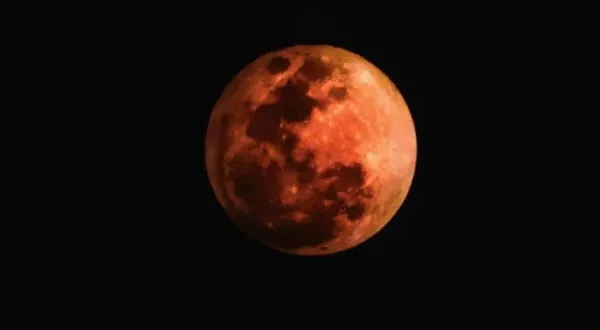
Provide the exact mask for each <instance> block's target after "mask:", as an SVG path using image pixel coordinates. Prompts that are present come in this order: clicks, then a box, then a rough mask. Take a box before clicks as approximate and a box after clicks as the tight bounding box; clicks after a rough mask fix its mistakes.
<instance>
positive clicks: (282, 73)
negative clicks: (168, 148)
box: [205, 45, 417, 255]
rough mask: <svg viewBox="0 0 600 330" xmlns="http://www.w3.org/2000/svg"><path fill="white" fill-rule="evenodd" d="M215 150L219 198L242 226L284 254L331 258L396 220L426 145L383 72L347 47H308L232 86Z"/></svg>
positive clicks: (212, 170) (210, 134)
mask: <svg viewBox="0 0 600 330" xmlns="http://www.w3.org/2000/svg"><path fill="white" fill-rule="evenodd" d="M205 151H206V154H205V157H206V168H207V172H208V177H209V180H210V183H211V186H212V188H213V190H214V192H215V195H216V197H217V199H218V201H219V203H220V204H221V205H222V206H223V208H224V209H225V211H226V212H227V214H228V216H229V217H230V218H231V219H232V220H233V221H234V222H235V223H236V225H237V226H238V227H239V228H240V229H241V230H243V231H244V232H246V233H247V234H249V235H250V236H252V237H254V238H255V239H257V240H258V241H260V242H261V243H263V244H264V245H266V246H268V247H271V248H273V249H276V250H279V251H282V252H287V253H291V254H297V255H325V254H333V253H337V252H341V251H344V250H347V249H350V248H352V247H355V246H357V245H359V244H361V243H362V242H364V241H366V240H368V239H369V238H371V237H372V236H373V235H375V234H376V233H377V232H379V231H380V230H381V229H382V228H383V227H384V226H385V225H386V224H387V223H388V222H389V221H390V219H391V218H392V217H393V216H394V214H395V213H396V212H397V211H398V209H399V208H400V207H401V205H402V203H403V202H404V200H405V198H406V196H407V194H408V191H409V189H410V185H411V182H412V179H413V176H414V171H415V164H416V154H417V142H416V133H415V127H414V123H413V119H412V116H411V114H410V111H409V109H408V106H407V104H406V102H405V100H404V98H403V96H402V95H401V93H400V92H399V91H398V89H397V88H396V87H395V85H394V84H393V82H392V81H391V80H390V79H389V78H388V77H387V76H386V75H385V74H384V73H383V72H382V71H380V70H379V69H378V68H377V67H375V66H374V65H373V64H372V63H370V62H369V61H367V60H366V59H365V58H363V57H361V56H359V55H357V54H355V53H352V52H350V51H347V50H344V49H341V48H337V47H332V46H327V45H298V46H293V47H288V48H285V49H280V50H277V51H273V52H270V53H267V54H265V55H263V56H261V57H259V58H258V59H256V60H254V61H253V62H252V63H250V64H249V65H247V66H246V67H245V68H244V69H243V70H242V71H241V72H240V73H239V74H237V76H235V77H234V78H233V80H232V81H231V82H230V83H229V84H228V85H227V86H226V87H225V89H224V91H223V93H222V95H221V97H220V98H219V100H218V101H217V103H216V105H215V107H214V109H213V111H212V113H211V115H210V119H209V124H208V129H207V134H206V139H205Z"/></svg>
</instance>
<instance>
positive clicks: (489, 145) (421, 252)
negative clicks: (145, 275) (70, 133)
mask: <svg viewBox="0 0 600 330" xmlns="http://www.w3.org/2000/svg"><path fill="white" fill-rule="evenodd" d="M456 12H457V10H456V8H455V11H454V13H456ZM458 12H460V10H458ZM283 13H285V14H283ZM507 17H510V19H507ZM529 18H530V16H528V15H527V14H523V16H520V15H518V14H515V12H511V13H510V16H506V15H505V14H504V13H503V12H501V11H494V12H490V11H480V12H479V13H478V14H477V15H472V14H469V13H467V12H464V13H462V14H458V15H457V14H454V15H449V14H447V13H445V12H444V9H443V8H439V10H436V11H432V10H417V9H414V10H413V9H410V10H409V9H406V10H405V11H400V12H398V11H392V10H387V9H385V8H376V7H368V6H366V7H363V8H357V9H355V10H354V9H348V8H346V9H345V10H342V9H340V8H329V9H326V8H319V9H317V8H315V7H309V8H296V9H294V8H289V9H287V8H260V9H257V8H240V7H236V10H235V11H232V10H225V9H218V10H217V9H210V10H209V9H201V8H197V9H193V10H192V9H186V8H182V9H174V8H169V9H164V10H163V8H159V7H156V8H145V9H139V8H138V9H136V10H134V11H126V12H124V13H123V14H119V13H118V12H115V13H113V14H112V15H111V16H110V17H109V18H107V19H105V20H101V21H100V23H99V24H98V25H97V26H96V27H94V28H93V29H92V30H90V31H86V32H85V33H83V35H82V38H85V39H86V40H88V41H90V40H91V41H92V42H91V45H92V47H91V48H86V50H85V51H83V52H84V53H86V54H89V55H92V56H90V57H89V58H90V63H88V65H89V67H92V68H93V72H94V74H95V75H97V77H98V82H99V84H98V85H99V86H100V87H99V88H97V89H95V90H94V91H93V93H94V95H96V100H97V105H99V107H98V111H97V116H98V118H102V120H103V122H108V123H109V125H108V126H107V127H106V128H105V129H103V130H102V134H101V135H100V136H99V137H98V142H99V143H100V145H101V146H102V147H101V148H103V151H105V152H107V154H108V155H110V157H106V158H101V157H99V158H98V163H99V164H100V168H101V170H99V171H98V173H97V175H96V177H98V178H100V181H104V180H105V181H104V182H101V186H102V189H99V190H100V191H101V193H100V195H101V197H100V198H97V199H94V201H95V202H99V204H98V205H99V206H96V208H95V210H97V214H98V215H100V216H99V220H98V221H97V222H93V223H94V224H93V227H94V228H93V229H91V230H90V234H89V235H90V237H91V236H94V237H96V236H102V238H101V240H102V241H103V243H102V245H101V246H100V247H97V251H98V252H99V253H100V255H101V256H110V257H106V258H107V261H109V262H111V263H117V264H120V265H122V266H127V267H134V268H135V267H138V266H139V267H142V269H154V270H155V271H156V272H168V271H166V270H170V271H172V272H173V273H174V274H180V275H181V274H185V275H182V276H196V275H198V276H199V274H204V275H206V274H208V273H210V274H213V275H214V276H215V278H218V277H219V276H220V274H222V273H228V274H231V272H229V271H225V269H237V270H240V271H245V272H248V271H251V272H256V271H259V270H261V269H269V270H271V269H274V268H277V269H279V270H281V269H282V267H283V265H285V267H288V266H291V267H300V268H301V269H304V270H310V269H313V268H312V267H316V268H320V267H330V266H332V265H347V266H348V265H349V266H351V267H355V269H359V268H360V267H366V265H367V264H371V263H381V264H382V265H386V266H387V267H390V268H396V269H399V270H400V271H402V272H404V271H406V272H426V273H428V274H435V273H439V272H445V273H453V272H464V271H466V270H467V269H468V270H472V269H476V270H478V271H480V270H482V269H490V267H491V268H494V267H496V266H493V265H498V264H502V263H506V262H511V263H512V264H514V263H515V262H516V263H521V262H522V263H527V261H526V260H527V258H526V257H524V255H526V252H524V251H525V248H526V245H528V244H529V243H523V242H522V238H523V236H524V235H525V234H524V233H525V232H527V230H528V229H530V227H531V226H532V225H530V224H527V222H525V221H523V220H522V219H523V218H524V217H525V218H529V219H531V214H532V213H530V212H531V211H529V209H527V210H526V209H524V207H525V206H526V205H530V201H529V200H528V199H527V197H528V196H527V192H528V188H527V187H528V185H529V182H530V181H531V180H534V179H533V177H535V173H536V172H535V171H534V170H532V168H529V167H528V165H527V164H526V163H527V162H526V161H525V160H524V159H525V157H527V156H529V155H530V154H531V152H532V149H531V148H530V147H531V146H532V145H533V143H532V142H530V141H529V140H523V139H522V136H523V135H524V134H527V132H531V126H528V124H525V123H528V120H529V118H531V117H534V116H536V112H537V111H538V109H537V107H536V106H535V104H534V102H533V101H532V98H531V95H534V94H535V93H536V90H535V88H532V87H531V85H528V82H529V80H528V79H529V77H531V75H532V71H534V70H536V67H535V63H536V59H537V55H538V54H539V53H538V52H534V51H531V50H532V49H533V48H532V45H537V44H540V43H543V42H544V38H545V36H546V33H538V32H539V31H538V30H537V29H535V28H534V29H522V28H520V27H521V26H522V25H523V22H526V21H528V19H529ZM295 44H329V45H333V46H337V47H342V48H345V49H347V50H349V51H352V52H355V53H357V54H360V55H361V56H363V57H365V58H366V59H368V60H369V61H371V62H372V63H373V64H375V65H376V66H377V67H379V68H380V69H381V70H382V71H383V72H384V73H386V74H387V75H388V76H389V77H390V78H391V79H392V81H393V82H394V83H395V84H396V86H397V87H398V88H399V89H400V91H401V92H402V93H403V95H404V97H405V99H406V101H407V103H408V106H409V108H410V109H411V112H412V115H413V119H414V121H415V126H416V132H417V142H418V156H417V169H416V173H415V177H414V181H413V184H412V187H411V189H410V192H409V194H408V197H407V199H406V201H405V203H404V204H403V206H402V207H401V209H400V211H399V212H398V213H397V214H396V216H395V217H394V218H393V219H392V221H391V222H390V223H389V224H388V225H387V226H386V227H385V228H384V229H383V230H382V231H381V232H380V233H379V234H377V235H376V236H375V237H373V238H372V239H370V240H369V241H367V242H365V243H364V244H362V245H360V246H359V247H356V248H354V249H351V250H349V251H346V252H343V253H339V254H335V255H332V256H326V257H297V256H292V255H288V254H284V253H280V252H276V251H273V250H270V249H268V248H266V247H264V246H262V245H261V244H259V243H257V242H256V241H254V240H253V239H252V238H250V237H248V236H246V235H245V234H244V233H242V232H241V231H239V230H238V229H237V228H236V227H235V225H234V224H233V222H231V221H230V220H229V219H228V218H227V217H226V215H225V212H224V210H223V209H222V207H221V206H220V205H219V204H218V202H217V201H216V198H215V196H214V193H213V191H212V188H211V187H210V184H209V181H208V178H207V174H206V170H205V165H204V137H205V130H206V127H207V125H208V118H209V115H210V112H211V110H212V108H213V106H214V105H215V103H216V101H217V99H218V98H219V96H220V93H221V91H222V90H223V88H224V87H225V86H226V85H227V83H228V82H229V81H230V80H231V79H232V78H233V77H234V75H235V74H236V73H237V72H239V71H240V70H241V69H242V68H243V67H244V66H245V65H247V64H249V63H250V62H251V61H253V60H254V59H255V58H257V57H258V56H260V55H262V54H264V53H266V52H269V51H273V50H275V49H279V48H283V47H287V46H292V45H295ZM92 58H93V60H91V59H92ZM524 177H527V180H523V178H524ZM98 233H102V235H99V234H98ZM84 239H86V237H84ZM259 265H261V266H259ZM262 265H264V266H262ZM424 270H427V271H424ZM430 271H431V272H430ZM215 274H216V275H215Z"/></svg>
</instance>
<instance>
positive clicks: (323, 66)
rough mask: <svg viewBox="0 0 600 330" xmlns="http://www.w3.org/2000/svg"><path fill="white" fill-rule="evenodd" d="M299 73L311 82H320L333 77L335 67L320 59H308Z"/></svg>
mask: <svg viewBox="0 0 600 330" xmlns="http://www.w3.org/2000/svg"><path fill="white" fill-rule="evenodd" d="M298 72H299V73H301V74H302V75H303V76H304V77H306V79H307V80H309V81H320V80H324V79H325V78H327V77H329V76H331V74H332V73H333V67H331V66H330V65H328V64H327V63H324V62H322V61H321V60H319V59H316V58H313V57H307V58H306V59H305V60H304V64H303V65H302V67H301V68H300V70H298Z"/></svg>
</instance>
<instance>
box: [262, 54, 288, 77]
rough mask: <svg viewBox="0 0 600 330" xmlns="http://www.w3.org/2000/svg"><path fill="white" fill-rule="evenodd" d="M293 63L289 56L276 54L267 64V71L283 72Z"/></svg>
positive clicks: (271, 72) (272, 72) (273, 72)
mask: <svg viewBox="0 0 600 330" xmlns="http://www.w3.org/2000/svg"><path fill="white" fill-rule="evenodd" d="M291 64H292V62H291V61H290V60H288V59H287V58H285V57H283V56H276V57H274V58H273V59H272V60H271V61H269V64H267V71H269V73H270V74H278V73H282V72H285V70H287V69H288V68H289V67H290V65H291Z"/></svg>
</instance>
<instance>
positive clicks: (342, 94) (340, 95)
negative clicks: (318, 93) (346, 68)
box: [329, 87, 348, 101]
mask: <svg viewBox="0 0 600 330" xmlns="http://www.w3.org/2000/svg"><path fill="white" fill-rule="evenodd" d="M347 96H348V90H347V89H346V87H332V88H331V89H330V90H329V97H330V98H332V99H334V100H337V101H343V100H345V99H346V97H347Z"/></svg>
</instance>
